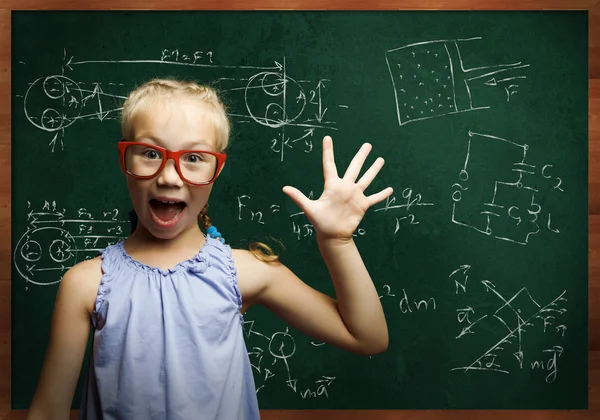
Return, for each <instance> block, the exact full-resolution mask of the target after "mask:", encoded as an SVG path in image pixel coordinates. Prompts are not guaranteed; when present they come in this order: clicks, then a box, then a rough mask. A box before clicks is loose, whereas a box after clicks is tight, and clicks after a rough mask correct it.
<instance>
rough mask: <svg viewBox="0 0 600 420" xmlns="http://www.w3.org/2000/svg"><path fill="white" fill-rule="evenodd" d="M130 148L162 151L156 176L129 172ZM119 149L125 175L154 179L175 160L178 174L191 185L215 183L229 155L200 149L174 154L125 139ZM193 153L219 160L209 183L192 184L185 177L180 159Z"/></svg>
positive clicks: (178, 151)
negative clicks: (126, 153) (186, 154)
mask: <svg viewBox="0 0 600 420" xmlns="http://www.w3.org/2000/svg"><path fill="white" fill-rule="evenodd" d="M129 146H147V147H150V148H154V149H157V150H158V151H160V152H161V153H162V156H163V159H162V163H161V164H160V167H159V168H158V170H157V171H156V173H155V174H154V175H136V174H134V173H132V172H130V171H128V170H127V166H126V165H125V151H126V150H127V148H128V147H129ZM118 147H119V162H120V164H121V169H122V170H123V172H124V173H125V174H127V175H130V176H132V177H134V178H137V179H150V178H154V177H155V176H156V175H158V174H159V173H160V172H162V170H163V169H164V168H165V165H166V164H167V161H168V160H169V159H173V161H174V162H175V170H176V171H177V174H178V175H179V177H180V178H181V179H182V180H183V181H185V182H187V183H188V184H191V185H210V184H212V183H213V182H215V180H216V179H217V177H218V176H219V173H220V172H221V169H222V168H223V165H224V164H225V160H226V159H227V155H226V154H225V153H218V152H211V151H208V150H199V149H186V150H177V151H175V152H173V151H171V150H169V149H166V148H164V147H160V146H157V145H155V144H149V143H144V142H141V141H125V140H123V139H122V140H121V141H119V143H118ZM193 152H197V153H198V152H201V153H207V154H209V155H213V156H215V157H216V158H217V167H216V170H215V174H214V175H213V177H212V178H211V179H210V180H209V181H206V182H190V181H189V180H188V179H187V178H186V177H184V176H183V174H182V171H181V168H180V167H179V158H180V157H181V155H183V154H185V153H193Z"/></svg>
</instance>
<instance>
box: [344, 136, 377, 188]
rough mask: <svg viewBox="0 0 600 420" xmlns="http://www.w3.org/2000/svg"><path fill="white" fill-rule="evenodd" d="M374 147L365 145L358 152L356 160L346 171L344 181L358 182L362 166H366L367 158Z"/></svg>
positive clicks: (355, 156)
mask: <svg viewBox="0 0 600 420" xmlns="http://www.w3.org/2000/svg"><path fill="white" fill-rule="evenodd" d="M372 148H373V147H372V146H371V145H370V144H369V143H365V144H363V145H362V146H361V148H360V149H359V150H358V152H356V154H355V155H354V158H352V161H351V162H350V165H348V169H346V173H345V174H344V179H347V180H350V181H352V182H354V181H356V178H357V177H358V174H359V173H360V170H361V169H362V166H363V165H364V164H365V160H366V159H367V156H369V152H370V151H371V149H372Z"/></svg>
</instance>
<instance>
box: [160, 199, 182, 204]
mask: <svg viewBox="0 0 600 420" xmlns="http://www.w3.org/2000/svg"><path fill="white" fill-rule="evenodd" d="M160 202H161V203H165V204H177V203H179V201H164V200H160Z"/></svg>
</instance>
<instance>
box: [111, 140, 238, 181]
mask: <svg viewBox="0 0 600 420" xmlns="http://www.w3.org/2000/svg"><path fill="white" fill-rule="evenodd" d="M118 144H119V158H120V163H121V169H122V170H123V171H124V172H125V173H126V174H128V175H131V176H133V177H135V178H139V179H149V178H153V177H155V176H156V175H157V174H158V173H160V172H161V171H162V170H163V168H164V167H165V165H166V164H167V160H169V159H173V161H174V162H175V168H176V170H177V173H178V174H179V176H180V177H181V179H183V180H184V181H185V182H187V183H189V184H192V185H208V184H211V183H213V182H214V181H215V179H217V175H218V174H219V172H220V170H221V168H222V167H223V165H224V164H225V159H226V158H227V155H226V154H224V153H217V152H209V151H205V150H179V151H177V152H172V151H170V150H167V149H165V148H164V147H160V146H156V145H153V144H147V143H142V142H137V141H120V142H119V143H118Z"/></svg>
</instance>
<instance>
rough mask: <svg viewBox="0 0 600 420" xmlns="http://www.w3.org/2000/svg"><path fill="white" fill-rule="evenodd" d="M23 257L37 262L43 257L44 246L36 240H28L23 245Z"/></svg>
mask: <svg viewBox="0 0 600 420" xmlns="http://www.w3.org/2000/svg"><path fill="white" fill-rule="evenodd" d="M21 258H23V259H24V260H25V261H28V262H36V261H38V260H39V259H40V258H42V247H41V246H40V244H38V243H37V242H36V241H31V240H29V241H26V242H25V243H24V244H23V245H22V246H21Z"/></svg>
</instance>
